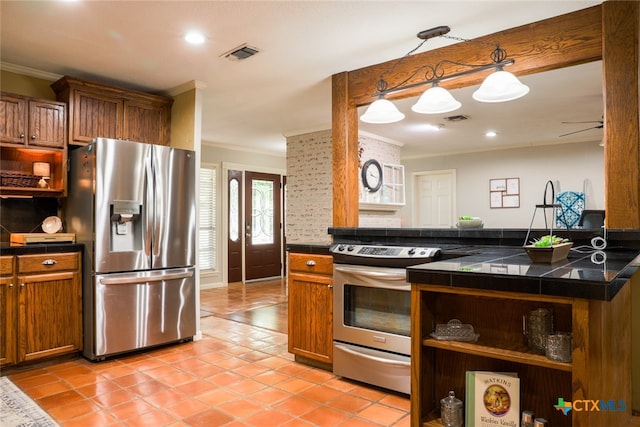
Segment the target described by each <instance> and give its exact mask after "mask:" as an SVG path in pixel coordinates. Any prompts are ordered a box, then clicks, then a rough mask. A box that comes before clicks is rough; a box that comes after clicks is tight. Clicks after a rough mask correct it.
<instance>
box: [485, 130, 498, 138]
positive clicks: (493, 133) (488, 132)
mask: <svg viewBox="0 0 640 427" xmlns="http://www.w3.org/2000/svg"><path fill="white" fill-rule="evenodd" d="M496 135H497V133H496V131H494V130H490V131H487V133H485V134H484V136H486V137H489V138H493V137H494V136H496Z"/></svg>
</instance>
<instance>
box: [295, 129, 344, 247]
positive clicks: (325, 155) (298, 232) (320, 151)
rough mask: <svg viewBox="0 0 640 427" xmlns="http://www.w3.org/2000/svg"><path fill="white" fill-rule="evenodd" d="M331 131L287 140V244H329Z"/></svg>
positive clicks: (331, 191) (330, 218) (331, 220)
mask: <svg viewBox="0 0 640 427" xmlns="http://www.w3.org/2000/svg"><path fill="white" fill-rule="evenodd" d="M331 153H332V149H331V130H330V129H329V130H326V131H319V132H313V133H307V134H303V135H296V136H290V137H287V194H286V198H287V202H286V227H285V230H286V237H287V243H297V244H320V245H324V244H330V243H331V236H330V235H328V234H327V228H328V227H331V225H332V223H333V187H332V186H333V184H332V182H333V181H332V172H333V170H332V159H331Z"/></svg>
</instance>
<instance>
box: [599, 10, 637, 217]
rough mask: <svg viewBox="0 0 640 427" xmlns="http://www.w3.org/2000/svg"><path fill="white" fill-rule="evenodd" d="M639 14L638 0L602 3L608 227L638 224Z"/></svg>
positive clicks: (605, 172)
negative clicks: (634, 0)
mask: <svg viewBox="0 0 640 427" xmlns="http://www.w3.org/2000/svg"><path fill="white" fill-rule="evenodd" d="M639 14H640V4H639V3H638V2H627V1H606V2H604V3H603V5H602V16H603V23H602V25H603V34H604V40H603V46H604V47H603V80H604V107H605V108H604V111H605V113H604V130H605V132H604V142H605V155H604V175H605V210H606V225H607V227H608V228H632V229H638V228H640V175H639V169H640V147H639V144H640V134H639V120H640V118H639V116H640V111H639V107H638V103H639V98H638V39H639V37H640V31H639V27H640V25H639V22H640V19H639Z"/></svg>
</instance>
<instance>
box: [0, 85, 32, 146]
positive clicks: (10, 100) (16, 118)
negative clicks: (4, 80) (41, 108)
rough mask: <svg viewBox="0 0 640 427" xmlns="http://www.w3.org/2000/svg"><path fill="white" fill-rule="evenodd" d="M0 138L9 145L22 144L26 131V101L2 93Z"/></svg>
mask: <svg viewBox="0 0 640 427" xmlns="http://www.w3.org/2000/svg"><path fill="white" fill-rule="evenodd" d="M0 117H1V118H2V121H1V123H2V124H3V125H4V126H0V138H1V141H2V142H7V143H10V144H24V143H25V138H24V137H25V134H26V131H27V99H26V98H25V97H24V96H18V95H12V94H8V93H3V94H2V97H0Z"/></svg>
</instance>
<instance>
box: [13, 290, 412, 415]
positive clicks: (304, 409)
mask: <svg viewBox="0 0 640 427" xmlns="http://www.w3.org/2000/svg"><path fill="white" fill-rule="evenodd" d="M285 301H286V286H285V285H284V283H283V282H281V281H275V282H270V283H253V284H248V285H244V286H243V285H241V284H232V285H230V286H229V288H228V289H226V288H220V289H211V290H204V291H202V292H201V302H202V313H203V316H206V317H203V318H202V319H201V320H202V332H203V335H204V337H203V339H202V340H200V341H197V342H191V343H185V344H180V345H175V346H170V347H165V348H159V349H155V350H153V351H148V352H145V353H139V354H132V355H128V356H122V357H118V358H115V359H111V360H108V361H105V362H99V363H94V362H90V361H87V360H85V359H83V358H77V359H73V360H70V361H65V362H62V363H59V364H55V365H51V366H46V367H38V368H35V369H32V370H29V371H26V372H21V373H16V374H13V375H10V378H11V379H12V380H13V381H14V382H15V383H16V384H17V385H18V386H19V387H20V388H22V389H23V390H24V391H25V392H26V393H27V394H28V395H30V396H31V397H32V398H33V399H35V400H36V402H38V403H39V404H40V405H41V406H42V407H43V408H44V409H45V410H46V411H47V412H49V414H51V416H52V417H53V418H54V419H55V420H56V421H58V423H59V424H60V425H61V426H63V427H71V426H82V427H86V426H91V427H98V426H153V427H156V426H207V427H211V426H314V425H315V426H339V425H342V426H349V427H351V426H354V427H357V426H408V425H409V424H410V423H409V399H408V398H407V397H406V396H403V395H397V394H393V393H387V392H384V391H382V390H380V389H376V388H372V387H367V386H364V385H362V384H359V383H355V382H351V381H347V380H343V379H341V378H339V377H336V376H334V375H333V374H331V373H330V372H326V371H323V370H320V369H315V368H311V367H309V366H306V365H302V364H298V363H296V362H294V361H293V356H292V355H291V354H289V353H288V352H287V336H286V334H284V333H281V332H277V331H276V330H272V329H276V328H269V329H267V328H262V327H255V326H251V325H249V324H247V323H240V322H236V321H233V320H228V319H225V318H222V317H219V316H223V315H231V314H233V313H237V312H241V311H246V310H252V309H259V308H263V307H269V306H273V305H276V304H279V303H282V302H285ZM265 312H267V311H265ZM272 315H273V316H286V312H285V314H282V312H281V311H280V312H279V314H273V313H272ZM245 321H250V319H249V320H247V319H245Z"/></svg>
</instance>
